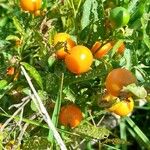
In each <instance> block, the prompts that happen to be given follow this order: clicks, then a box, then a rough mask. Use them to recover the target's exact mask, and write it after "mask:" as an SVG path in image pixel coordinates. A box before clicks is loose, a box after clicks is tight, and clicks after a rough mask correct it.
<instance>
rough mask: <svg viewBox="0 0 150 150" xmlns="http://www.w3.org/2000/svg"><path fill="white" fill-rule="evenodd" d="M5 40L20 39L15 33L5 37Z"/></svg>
mask: <svg viewBox="0 0 150 150" xmlns="http://www.w3.org/2000/svg"><path fill="white" fill-rule="evenodd" d="M6 40H7V41H10V40H14V41H16V40H20V39H19V38H18V37H17V36H15V35H9V36H7V37H6Z"/></svg>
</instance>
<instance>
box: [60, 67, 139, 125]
mask: <svg viewBox="0 0 150 150" xmlns="http://www.w3.org/2000/svg"><path fill="white" fill-rule="evenodd" d="M136 82H137V80H136V78H135V76H134V75H133V74H132V73H131V72H130V71H129V70H127V69H123V68H117V69H114V70H112V71H111V72H110V73H109V74H108V75H107V77H106V82H105V84H106V89H107V92H108V93H107V94H106V95H103V98H102V99H103V100H105V101H106V102H110V101H114V100H115V103H114V104H113V105H112V106H111V107H109V108H108V111H109V112H113V113H115V114H117V115H119V116H127V115H129V114H130V113H131V112H132V111H133V109H134V100H133V98H132V96H131V95H130V94H128V96H125V97H123V98H122V99H120V98H118V96H119V94H120V93H121V91H122V89H123V87H124V86H127V85H129V84H132V83H136ZM82 119H83V116H82V112H81V109H80V108H79V107H78V106H77V105H75V104H68V105H66V106H63V107H62V108H61V111H60V115H59V121H60V123H61V124H62V125H64V126H68V125H69V126H70V127H73V128H74V127H76V126H78V125H79V124H80V122H81V120H82Z"/></svg>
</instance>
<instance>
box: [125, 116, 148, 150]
mask: <svg viewBox="0 0 150 150" xmlns="http://www.w3.org/2000/svg"><path fill="white" fill-rule="evenodd" d="M125 120H126V122H127V123H128V125H129V126H130V128H131V129H132V130H131V129H129V128H128V130H129V132H130V133H131V134H132V136H133V137H134V138H135V139H136V140H137V141H140V142H141V144H142V145H145V147H146V149H150V141H149V139H148V137H147V136H146V135H145V134H144V133H143V132H142V131H141V129H140V128H139V127H138V126H137V125H136V124H135V123H134V122H133V121H132V119H131V118H129V117H127V118H125Z"/></svg>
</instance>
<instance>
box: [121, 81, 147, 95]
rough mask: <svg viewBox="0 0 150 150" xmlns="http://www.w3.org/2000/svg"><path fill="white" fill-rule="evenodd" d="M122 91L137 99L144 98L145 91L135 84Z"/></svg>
mask: <svg viewBox="0 0 150 150" xmlns="http://www.w3.org/2000/svg"><path fill="white" fill-rule="evenodd" d="M123 91H129V92H131V93H133V94H134V95H135V96H136V97H138V98H146V96H147V91H146V90H145V88H144V87H143V86H137V85H136V84H135V83H133V84H130V85H128V86H126V87H123Z"/></svg>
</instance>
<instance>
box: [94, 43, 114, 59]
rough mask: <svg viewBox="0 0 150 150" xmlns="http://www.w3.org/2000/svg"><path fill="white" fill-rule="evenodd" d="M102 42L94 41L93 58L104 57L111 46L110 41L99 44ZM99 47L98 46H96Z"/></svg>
mask: <svg viewBox="0 0 150 150" xmlns="http://www.w3.org/2000/svg"><path fill="white" fill-rule="evenodd" d="M101 45H102V43H100V42H96V43H95V44H94V45H93V47H92V52H94V56H95V58H102V57H104V56H105V55H106V54H107V53H108V52H109V51H110V50H111V49H112V47H113V43H112V42H108V43H106V44H104V45H103V46H101ZM98 47H99V48H98Z"/></svg>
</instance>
